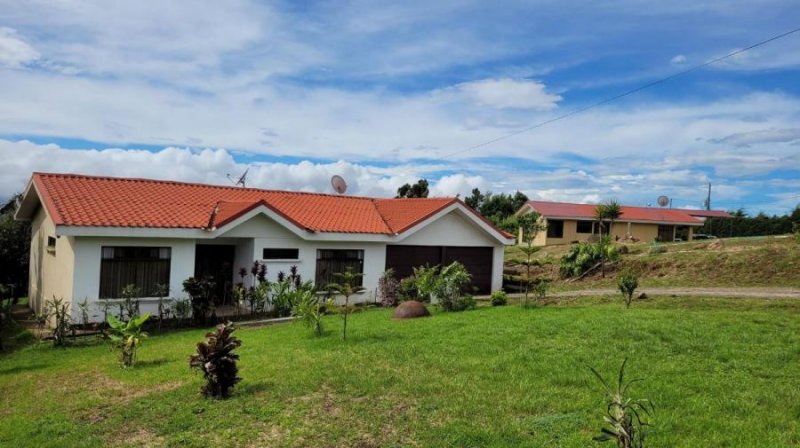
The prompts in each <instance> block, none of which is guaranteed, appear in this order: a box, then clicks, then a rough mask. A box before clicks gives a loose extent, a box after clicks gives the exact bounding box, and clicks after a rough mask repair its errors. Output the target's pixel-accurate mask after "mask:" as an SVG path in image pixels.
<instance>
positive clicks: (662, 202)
mask: <svg viewBox="0 0 800 448" xmlns="http://www.w3.org/2000/svg"><path fill="white" fill-rule="evenodd" d="M658 205H659V206H661V207H666V206H668V205H669V198H668V197H666V196H659V197H658Z"/></svg>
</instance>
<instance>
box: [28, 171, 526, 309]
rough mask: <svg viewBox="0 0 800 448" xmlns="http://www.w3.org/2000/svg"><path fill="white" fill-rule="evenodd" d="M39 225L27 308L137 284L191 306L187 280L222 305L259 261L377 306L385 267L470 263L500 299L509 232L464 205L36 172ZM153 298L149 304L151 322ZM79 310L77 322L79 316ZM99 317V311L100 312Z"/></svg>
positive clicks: (404, 271)
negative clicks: (343, 281)
mask: <svg viewBox="0 0 800 448" xmlns="http://www.w3.org/2000/svg"><path fill="white" fill-rule="evenodd" d="M16 218H17V219H21V220H31V221H32V241H31V268H30V299H31V305H32V306H33V307H34V308H35V309H36V310H37V311H39V310H41V308H42V305H43V302H44V300H46V299H49V298H51V297H53V296H55V297H63V298H65V299H68V300H70V301H72V303H73V304H74V302H75V301H82V300H84V299H88V300H89V302H97V301H98V300H100V299H109V300H115V299H117V298H118V297H119V296H120V291H121V289H122V288H123V287H124V286H125V285H128V284H134V285H136V286H137V287H138V288H140V290H141V291H142V295H143V296H145V297H154V296H155V293H156V285H157V284H166V285H169V295H170V296H171V297H185V294H184V293H183V291H182V282H183V281H184V280H185V279H186V278H188V277H192V276H195V277H202V276H207V275H208V276H213V277H214V278H215V281H216V283H217V286H218V287H219V288H220V290H219V294H225V290H226V289H229V288H230V287H231V286H232V285H233V284H234V283H235V282H237V281H240V279H239V278H238V274H237V272H238V271H239V269H240V268H242V267H245V268H249V267H250V266H251V265H252V264H253V261H254V260H260V261H263V262H264V263H266V265H267V267H268V277H269V278H270V279H271V280H274V279H275V278H276V276H277V275H278V273H279V272H281V271H282V272H287V271H288V270H289V268H290V267H291V266H297V267H298V271H299V273H300V275H301V276H302V278H303V279H304V280H313V281H315V283H316V284H318V285H323V286H324V285H327V284H329V283H331V282H333V281H335V280H336V278H335V277H334V274H335V273H337V272H343V271H344V270H345V269H346V268H347V267H351V268H352V269H354V270H356V271H357V272H361V273H363V274H364V277H363V286H364V287H365V288H366V292H365V293H364V294H362V295H361V296H360V298H356V300H359V299H360V300H361V301H367V300H374V292H375V290H376V287H377V284H378V279H379V278H380V276H381V274H382V273H383V272H384V270H385V269H387V268H393V269H395V271H396V272H397V274H398V275H399V276H406V275H409V274H410V273H411V268H412V267H413V266H420V265H424V264H426V263H427V264H431V265H433V264H439V263H449V262H451V261H460V262H462V263H463V264H464V265H465V266H466V267H467V269H468V270H469V271H470V273H471V274H472V276H473V285H474V287H475V288H476V289H477V291H478V292H481V293H488V292H490V291H492V290H496V289H499V288H500V287H501V283H502V271H503V252H504V246H505V245H507V244H513V243H514V239H513V235H510V234H508V233H505V232H502V231H501V230H498V229H497V228H495V227H494V226H492V225H491V224H490V223H489V222H487V221H486V220H484V219H483V218H482V217H481V216H480V215H478V214H477V213H475V212H474V211H473V210H472V209H471V208H469V207H467V206H466V205H465V204H464V203H463V202H461V201H460V200H458V199H457V198H430V199H427V198H426V199H378V198H366V197H353V196H335V195H326V194H316V193H299V192H288V191H274V190H260V189H254V188H238V187H222V186H212V185H202V184H191V183H180V182H168V181H158V180H146V179H123V178H111V177H93V176H81V175H69V174H46V173H34V174H33V176H32V178H31V181H30V182H29V185H28V187H27V189H26V191H25V194H24V196H23V198H22V201H21V203H20V207H19V209H18V210H17V214H16ZM155 306H156V305H155V299H145V300H143V301H142V311H143V312H145V311H150V312H153V311H154V310H155ZM75 308H76V307H74V306H73V315H74V314H75V313H76V310H75ZM95 309H96V307H95Z"/></svg>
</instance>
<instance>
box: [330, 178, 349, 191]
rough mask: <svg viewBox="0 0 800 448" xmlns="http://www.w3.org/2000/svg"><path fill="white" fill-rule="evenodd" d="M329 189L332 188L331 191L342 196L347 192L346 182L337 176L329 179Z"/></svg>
mask: <svg viewBox="0 0 800 448" xmlns="http://www.w3.org/2000/svg"><path fill="white" fill-rule="evenodd" d="M331 187H333V191H335V192H337V193H339V194H344V192H345V191H347V182H345V181H344V178H343V177H342V176H340V175H338V174H336V175H334V176H333V177H331Z"/></svg>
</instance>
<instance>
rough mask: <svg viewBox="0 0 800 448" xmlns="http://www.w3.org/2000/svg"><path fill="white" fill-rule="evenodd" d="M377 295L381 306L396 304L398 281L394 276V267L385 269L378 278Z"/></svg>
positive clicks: (398, 293) (398, 288) (398, 290)
mask: <svg viewBox="0 0 800 448" xmlns="http://www.w3.org/2000/svg"><path fill="white" fill-rule="evenodd" d="M378 296H379V297H380V299H381V305H382V306H385V307H389V306H395V305H397V302H398V301H399V298H400V282H398V281H397V279H396V278H395V277H394V269H391V268H389V269H387V270H386V271H384V272H383V275H381V278H380V279H378Z"/></svg>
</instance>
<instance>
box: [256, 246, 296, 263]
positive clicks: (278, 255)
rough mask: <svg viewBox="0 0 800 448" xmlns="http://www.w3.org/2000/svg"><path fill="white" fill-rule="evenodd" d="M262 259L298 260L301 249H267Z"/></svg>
mask: <svg viewBox="0 0 800 448" xmlns="http://www.w3.org/2000/svg"><path fill="white" fill-rule="evenodd" d="M262 255H263V256H262V257H261V258H262V259H264V260H298V259H300V249H273V248H271V247H265V248H264V252H263V254H262Z"/></svg>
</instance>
